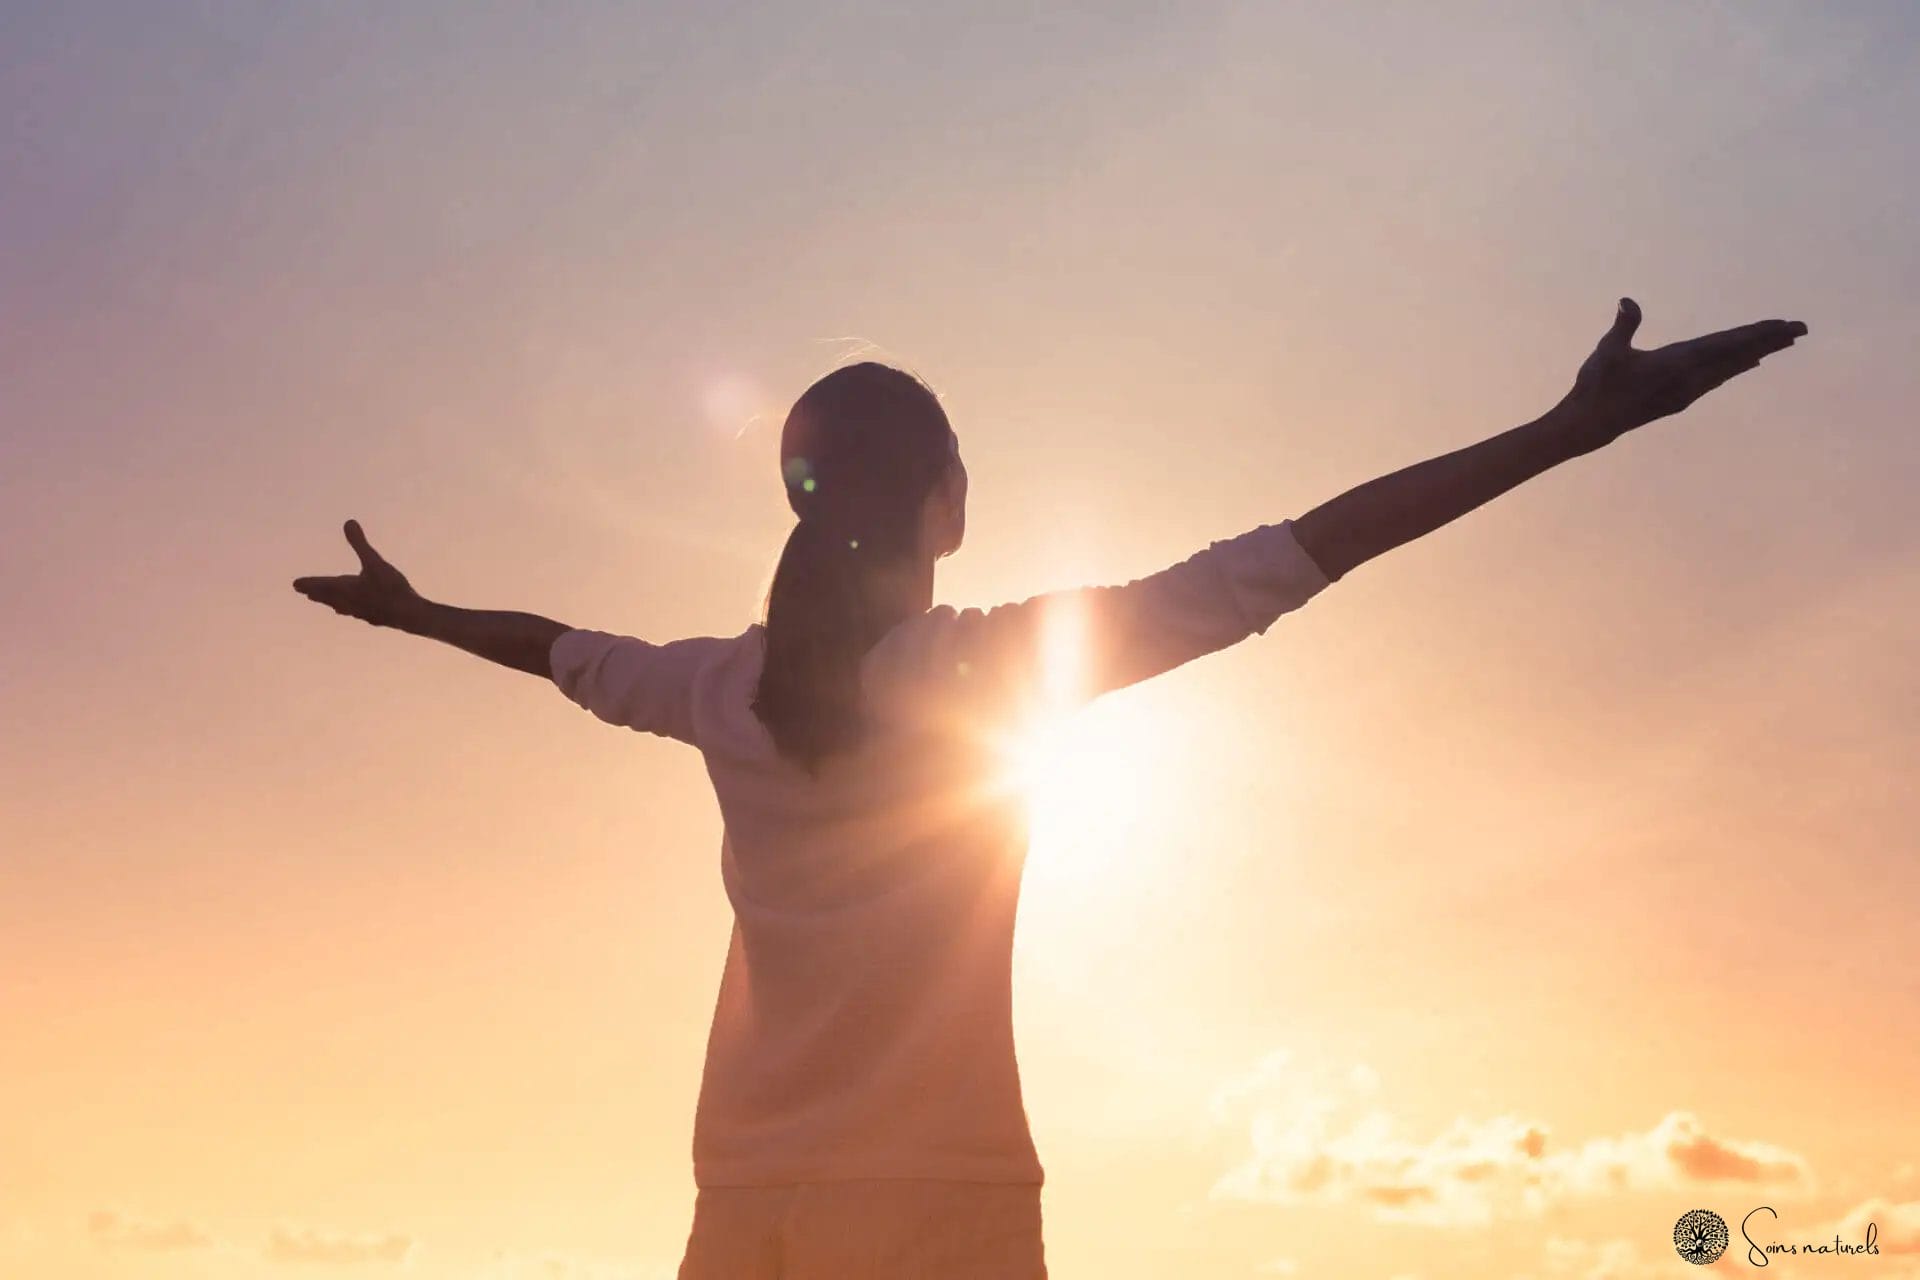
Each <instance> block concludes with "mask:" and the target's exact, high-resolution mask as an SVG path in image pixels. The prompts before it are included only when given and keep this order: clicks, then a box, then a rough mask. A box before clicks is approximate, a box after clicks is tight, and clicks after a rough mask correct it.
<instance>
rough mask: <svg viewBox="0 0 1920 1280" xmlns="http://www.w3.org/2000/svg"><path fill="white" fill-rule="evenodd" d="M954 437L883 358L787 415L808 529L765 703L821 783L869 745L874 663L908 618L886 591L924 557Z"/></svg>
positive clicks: (782, 614) (773, 601)
mask: <svg viewBox="0 0 1920 1280" xmlns="http://www.w3.org/2000/svg"><path fill="white" fill-rule="evenodd" d="M950 436H951V428H950V427H949V426H948V425H947V419H946V414H945V412H944V411H943V410H942V409H941V408H940V403H939V401H938V400H937V399H936V398H935V397H934V395H933V393H932V391H930V390H929V389H928V388H927V387H926V386H925V385H924V384H922V383H921V382H920V381H919V380H918V379H916V378H914V377H913V376H912V375H911V374H907V373H903V372H901V371H900V370H898V369H893V368H890V367H888V366H886V365H882V364H876V363H872V362H866V363H862V364H856V365H849V366H846V367H843V368H840V369H836V370H835V371H833V372H832V373H830V374H828V375H827V376H826V377H824V378H822V379H820V380H819V381H818V382H816V383H815V384H814V385H813V386H812V387H810V388H809V389H808V390H807V392H806V393H805V394H804V395H802V396H801V397H800V399H799V401H797V402H796V403H795V405H794V407H793V411H792V412H791V413H790V414H789V415H788V418H787V425H786V428H785V429H784V430H783V432H782V434H781V455H782V456H781V464H782V465H781V470H782V472H783V474H784V475H785V478H786V482H787V500H788V502H789V504H790V505H791V506H792V507H793V509H794V512H795V513H796V514H797V515H798V516H799V517H800V519H799V522H798V523H797V524H795V525H794V527H793V531H792V532H791V533H789V534H788V535H787V543H786V546H785V547H784V548H782V550H781V552H780V562H779V564H778V566H776V567H775V569H774V572H773V583H772V586H771V587H770V588H769V589H768V592H767V619H766V657H765V662H764V664H763V665H762V667H761V671H760V682H759V686H758V688H757V689H756V691H755V694H754V699H753V703H752V707H753V712H754V714H755V715H756V716H758V717H759V719H760V721H761V723H762V724H764V725H766V727H767V732H768V734H769V735H770V736H771V737H772V738H773V742H774V746H775V747H776V748H777V749H778V750H779V751H780V754H782V755H783V756H786V757H787V758H788V759H791V760H793V761H795V762H797V763H798V764H800V765H801V766H802V767H803V768H805V769H806V770H807V772H809V773H817V772H818V769H819V765H820V762H821V761H822V760H823V759H824V758H825V757H826V756H828V755H831V754H833V753H835V752H839V751H843V750H847V749H850V748H853V747H855V746H857V745H859V743H860V741H861V738H862V733H863V729H864V725H863V723H862V717H861V709H860V664H861V659H863V658H864V657H865V656H866V653H867V651H868V650H869V649H871V648H872V647H873V645H874V644H875V642H877V641H878V640H879V639H880V638H881V637H882V636H884V635H885V634H886V633H887V631H888V630H889V629H891V628H892V627H893V626H894V625H895V624H896V623H898V622H899V621H901V616H900V613H899V609H900V606H899V603H898V601H897V599H894V598H889V594H888V593H887V592H886V591H885V590H883V585H884V582H885V579H886V578H887V577H888V576H889V574H890V573H896V574H897V573H898V572H899V571H900V570H901V569H902V568H903V567H910V565H911V562H912V557H913V556H914V555H915V554H916V551H917V547H918V539H919V530H920V510H921V506H922V504H923V503H924V501H925V499H926V496H927V494H928V493H929V492H931V491H932V488H933V485H934V483H935V482H936V481H937V480H938V478H939V476H940V473H941V470H942V468H943V467H944V466H945V465H946V463H947V451H948V448H949V439H950Z"/></svg>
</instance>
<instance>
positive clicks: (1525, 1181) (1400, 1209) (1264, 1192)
mask: <svg viewBox="0 0 1920 1280" xmlns="http://www.w3.org/2000/svg"><path fill="white" fill-rule="evenodd" d="M1379 1087H1380V1085H1379V1079H1378V1077H1377V1076H1376V1075H1375V1074H1374V1073H1373V1072H1372V1071H1370V1070H1368V1069H1367V1068H1364V1067H1357V1068H1353V1069H1350V1070H1348V1071H1346V1072H1344V1073H1339V1074H1337V1075H1335V1074H1332V1073H1328V1072H1323V1071H1310V1070H1307V1069H1304V1068H1302V1067H1300V1066H1298V1065H1296V1064H1295V1063H1293V1061H1292V1060H1291V1058H1290V1056H1289V1055H1287V1054H1285V1053H1278V1054H1274V1055H1271V1056H1269V1057H1268V1058H1267V1059H1266V1060H1265V1061H1263V1062H1262V1063H1261V1064H1260V1065H1259V1066H1258V1067H1257V1068H1256V1069H1255V1070H1254V1071H1253V1072H1251V1073H1249V1074H1248V1076H1246V1077H1244V1078H1242V1079H1240V1080H1236V1081H1230V1082H1229V1083H1228V1084H1227V1085H1225V1086H1224V1087H1222V1089H1221V1090H1220V1091H1219V1092H1218V1093H1217V1094H1216V1096H1215V1098H1214V1100H1213V1101H1214V1108H1213V1110H1214V1115H1215V1117H1216V1118H1217V1119H1222V1120H1227V1119H1239V1120H1241V1121H1242V1122H1244V1123H1246V1124H1247V1126H1248V1131H1249V1135H1250V1138H1251V1144H1252V1151H1251V1152H1250V1153H1249V1154H1248V1155H1247V1156H1246V1157H1245V1158H1244V1159H1242V1160H1241V1161H1240V1162H1239V1163H1238V1164H1237V1165H1235V1166H1234V1167H1233V1168H1232V1169H1231V1170H1230V1171H1229V1172H1228V1173H1227V1174H1226V1175H1225V1176H1224V1177H1222V1178H1221V1179H1220V1180H1219V1182H1218V1183H1216V1184H1215V1186H1214V1189H1213V1195H1214V1196H1215V1198H1218V1199H1230V1200H1249V1201H1260V1202H1267V1203H1276V1204H1302V1203H1330V1202H1348V1203H1355V1204H1360V1205H1362V1206H1366V1207H1369V1208H1371V1210H1372V1211H1373V1212H1374V1214H1375V1215H1376V1216H1377V1217H1379V1218H1381V1219H1384V1220H1391V1221H1401V1222H1411V1223H1421V1224H1426V1225H1431V1226H1467V1225H1478V1224H1483V1223H1486V1222H1489V1221H1491V1220H1492V1219H1493V1218H1495V1217H1496V1216H1502V1215H1509V1214H1516V1213H1518V1214H1536V1213H1539V1212H1540V1211H1541V1210H1543V1209H1545V1208H1546V1207H1547V1206H1548V1205H1550V1204H1552V1203H1555V1202H1557V1201H1560V1200H1564V1199H1568V1198H1572V1197H1578V1196H1600V1195H1607V1194H1612V1193H1617V1192H1624V1191H1653V1190H1675V1189H1681V1188H1693V1187H1709V1186H1716V1185H1738V1186H1750V1187H1757V1188H1768V1189H1781V1190H1786V1191H1790V1192H1798V1191H1806V1190H1810V1189H1811V1187H1812V1174H1811V1172H1810V1171H1809V1169H1808V1168H1807V1165H1806V1162H1805V1161H1804V1160H1803V1159H1801V1157H1799V1156H1798V1155H1796V1154H1794V1153H1793V1152H1791V1151H1788V1150H1785V1149H1784V1148H1781V1147H1778V1146H1775V1145H1773V1144H1770V1143H1766V1142H1762V1141H1757V1140H1750V1139H1732V1138H1727V1137H1724V1136H1721V1135H1717V1134H1713V1133H1710V1132H1708V1131H1707V1129H1706V1128H1705V1126H1704V1125H1703V1124H1702V1123H1701V1121H1700V1120H1699V1118H1698V1117H1696V1116H1694V1115H1693V1114H1692V1113H1690V1112H1686V1111H1673V1112H1670V1113H1668V1114H1667V1115H1666V1116H1665V1117H1663V1118H1662V1119H1661V1120H1659V1121H1658V1122H1657V1123H1656V1124H1654V1125H1652V1126H1651V1127H1650V1128H1648V1129H1646V1130H1644V1131H1639V1132H1633V1133H1627V1134H1621V1135H1618V1136H1608V1137H1596V1138H1590V1139H1588V1140H1587V1141H1585V1142H1583V1143H1581V1144H1580V1145H1578V1146H1576V1147H1572V1148H1569V1149H1567V1150H1554V1149H1550V1148H1551V1142H1550V1130H1549V1129H1548V1127H1547V1126H1546V1125H1545V1124H1542V1123H1540V1122H1539V1121H1535V1120H1529V1119H1525V1118H1522V1117H1518V1116H1513V1115H1499V1116H1493V1117H1490V1118H1486V1119H1472V1118H1468V1117H1464V1116H1462V1117H1459V1118H1456V1119H1455V1120H1454V1121H1453V1123H1452V1124H1451V1125H1449V1126H1448V1127H1447V1128H1446V1129H1445V1130H1444V1131H1442V1132H1441V1133H1439V1134H1437V1135H1434V1136H1432V1137H1429V1138H1424V1139H1421V1138H1410V1137H1406V1136H1403V1135H1402V1134H1401V1133H1399V1132H1398V1126H1397V1124H1396V1122H1395V1120H1394V1118H1393V1117H1392V1115H1391V1114H1390V1113H1389V1112H1387V1111H1386V1110H1385V1109H1383V1108H1381V1107H1380V1106H1378V1105H1376V1104H1375V1103H1374V1102H1373V1101H1372V1099H1373V1097H1374V1095H1375V1094H1376V1093H1377V1092H1378V1090H1379Z"/></svg>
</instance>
